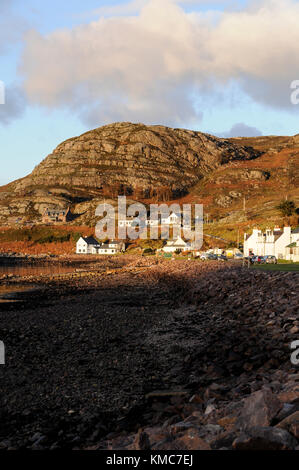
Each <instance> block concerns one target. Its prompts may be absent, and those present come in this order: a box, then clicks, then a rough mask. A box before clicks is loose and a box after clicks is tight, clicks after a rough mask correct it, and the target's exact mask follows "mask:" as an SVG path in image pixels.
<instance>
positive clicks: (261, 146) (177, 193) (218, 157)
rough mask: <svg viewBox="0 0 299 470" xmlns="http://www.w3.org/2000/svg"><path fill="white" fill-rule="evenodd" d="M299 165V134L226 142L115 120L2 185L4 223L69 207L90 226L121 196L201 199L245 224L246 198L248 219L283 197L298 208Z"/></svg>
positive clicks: (80, 221) (217, 212) (215, 210)
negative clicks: (102, 205)
mask: <svg viewBox="0 0 299 470" xmlns="http://www.w3.org/2000/svg"><path fill="white" fill-rule="evenodd" d="M298 163H299V136H298V135H297V136H294V137H276V136H273V137H257V138H236V139H220V138H217V137H214V136H212V135H209V134H203V133H201V132H195V131H190V130H184V129H171V128H168V127H163V126H145V125H143V124H131V123H115V124H111V125H108V126H104V127H100V128H98V129H95V130H92V131H90V132H87V133H85V134H83V135H81V136H79V137H74V138H71V139H69V140H66V141H65V142H63V143H61V144H60V145H58V147H57V148H56V149H55V150H54V151H53V153H52V154H50V155H49V156H47V157H46V158H45V159H44V160H43V161H42V162H41V163H40V164H39V165H38V166H37V167H36V168H35V169H34V170H33V172H32V173H31V174H30V175H28V176H26V177H25V178H22V179H20V180H17V181H14V182H13V183H11V184H9V185H6V186H4V187H1V188H0V214H1V215H0V223H1V224H2V225H3V224H7V223H8V224H12V223H14V222H15V221H16V220H17V219H18V218H19V219H20V220H21V221H26V220H27V221H32V222H37V221H40V220H41V214H42V213H43V211H44V209H45V208H46V207H50V208H51V207H52V208H55V207H61V208H62V207H66V206H70V207H71V210H72V213H73V214H75V215H76V216H77V219H76V221H75V222H74V223H76V224H86V223H87V224H88V223H92V222H93V219H94V210H95V207H96V206H97V204H98V203H99V202H100V201H102V200H103V199H104V198H105V199H106V200H107V199H108V198H110V199H113V198H115V197H116V196H117V195H119V194H126V195H127V196H128V197H130V198H131V199H134V200H136V199H138V200H144V201H147V202H150V201H153V200H154V201H155V202H157V201H173V200H177V199H178V198H180V200H186V201H188V202H191V201H192V200H196V201H197V202H199V201H201V202H203V203H204V204H205V209H206V211H209V212H210V214H211V216H212V217H213V218H217V219H221V218H224V220H226V219H225V218H227V217H229V218H232V220H242V218H244V211H243V210H242V209H243V205H244V197H245V198H246V201H247V202H246V208H247V209H248V211H249V212H247V213H246V214H245V215H246V217H247V218H248V217H256V216H258V215H259V213H260V210H265V208H270V210H271V211H273V209H274V207H275V205H276V203H277V200H279V198H281V197H282V195H284V194H285V195H290V196H292V197H293V198H294V199H295V200H297V201H298V204H299V192H298V190H297V188H298V183H299V170H298V168H299V165H298ZM182 198H183V199H182ZM250 211H251V212H250ZM229 220H230V219H229Z"/></svg>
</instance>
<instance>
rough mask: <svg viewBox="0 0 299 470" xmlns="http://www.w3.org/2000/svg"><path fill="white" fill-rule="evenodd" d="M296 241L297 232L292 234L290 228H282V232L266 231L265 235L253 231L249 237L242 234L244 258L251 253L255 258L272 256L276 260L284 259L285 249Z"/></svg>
mask: <svg viewBox="0 0 299 470" xmlns="http://www.w3.org/2000/svg"><path fill="white" fill-rule="evenodd" d="M297 240H299V231H297V230H294V231H293V232H292V230H291V227H284V228H283V230H281V229H280V228H275V229H274V230H271V229H267V230H266V232H265V233H263V232H262V231H261V230H259V229H254V230H253V232H252V234H251V235H248V234H246V233H245V234H244V256H249V254H250V253H253V254H255V255H257V256H267V255H272V256H276V258H278V259H286V256H287V250H286V248H287V247H288V246H289V245H290V244H292V243H295V242H297Z"/></svg>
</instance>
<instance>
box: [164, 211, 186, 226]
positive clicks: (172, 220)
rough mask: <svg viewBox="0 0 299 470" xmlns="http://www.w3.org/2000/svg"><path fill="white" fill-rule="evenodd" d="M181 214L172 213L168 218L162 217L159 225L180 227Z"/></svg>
mask: <svg viewBox="0 0 299 470" xmlns="http://www.w3.org/2000/svg"><path fill="white" fill-rule="evenodd" d="M181 220H182V217H181V214H176V213H174V212H172V213H171V214H170V215H169V216H168V217H162V219H161V224H162V225H177V226H179V227H180V226H181Z"/></svg>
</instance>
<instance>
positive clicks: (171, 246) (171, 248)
mask: <svg viewBox="0 0 299 470" xmlns="http://www.w3.org/2000/svg"><path fill="white" fill-rule="evenodd" d="M177 250H180V251H189V250H191V243H187V242H185V241H184V240H183V239H182V238H181V237H178V238H177V239H176V240H168V242H167V243H166V245H165V246H164V247H163V251H164V252H165V253H175V252H176V251H177Z"/></svg>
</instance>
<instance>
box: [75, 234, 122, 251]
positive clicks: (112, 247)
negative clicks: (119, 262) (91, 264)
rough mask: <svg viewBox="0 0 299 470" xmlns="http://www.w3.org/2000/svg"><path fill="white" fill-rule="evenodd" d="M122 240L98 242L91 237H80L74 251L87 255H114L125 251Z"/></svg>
mask: <svg viewBox="0 0 299 470" xmlns="http://www.w3.org/2000/svg"><path fill="white" fill-rule="evenodd" d="M125 249H126V246H125V244H124V242H122V241H117V240H111V241H110V242H107V243H99V242H98V241H97V240H96V239H95V238H93V237H87V238H83V237H80V238H79V240H78V241H77V247H76V253H77V254H89V255H115V254H117V253H121V252H123V251H125Z"/></svg>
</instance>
